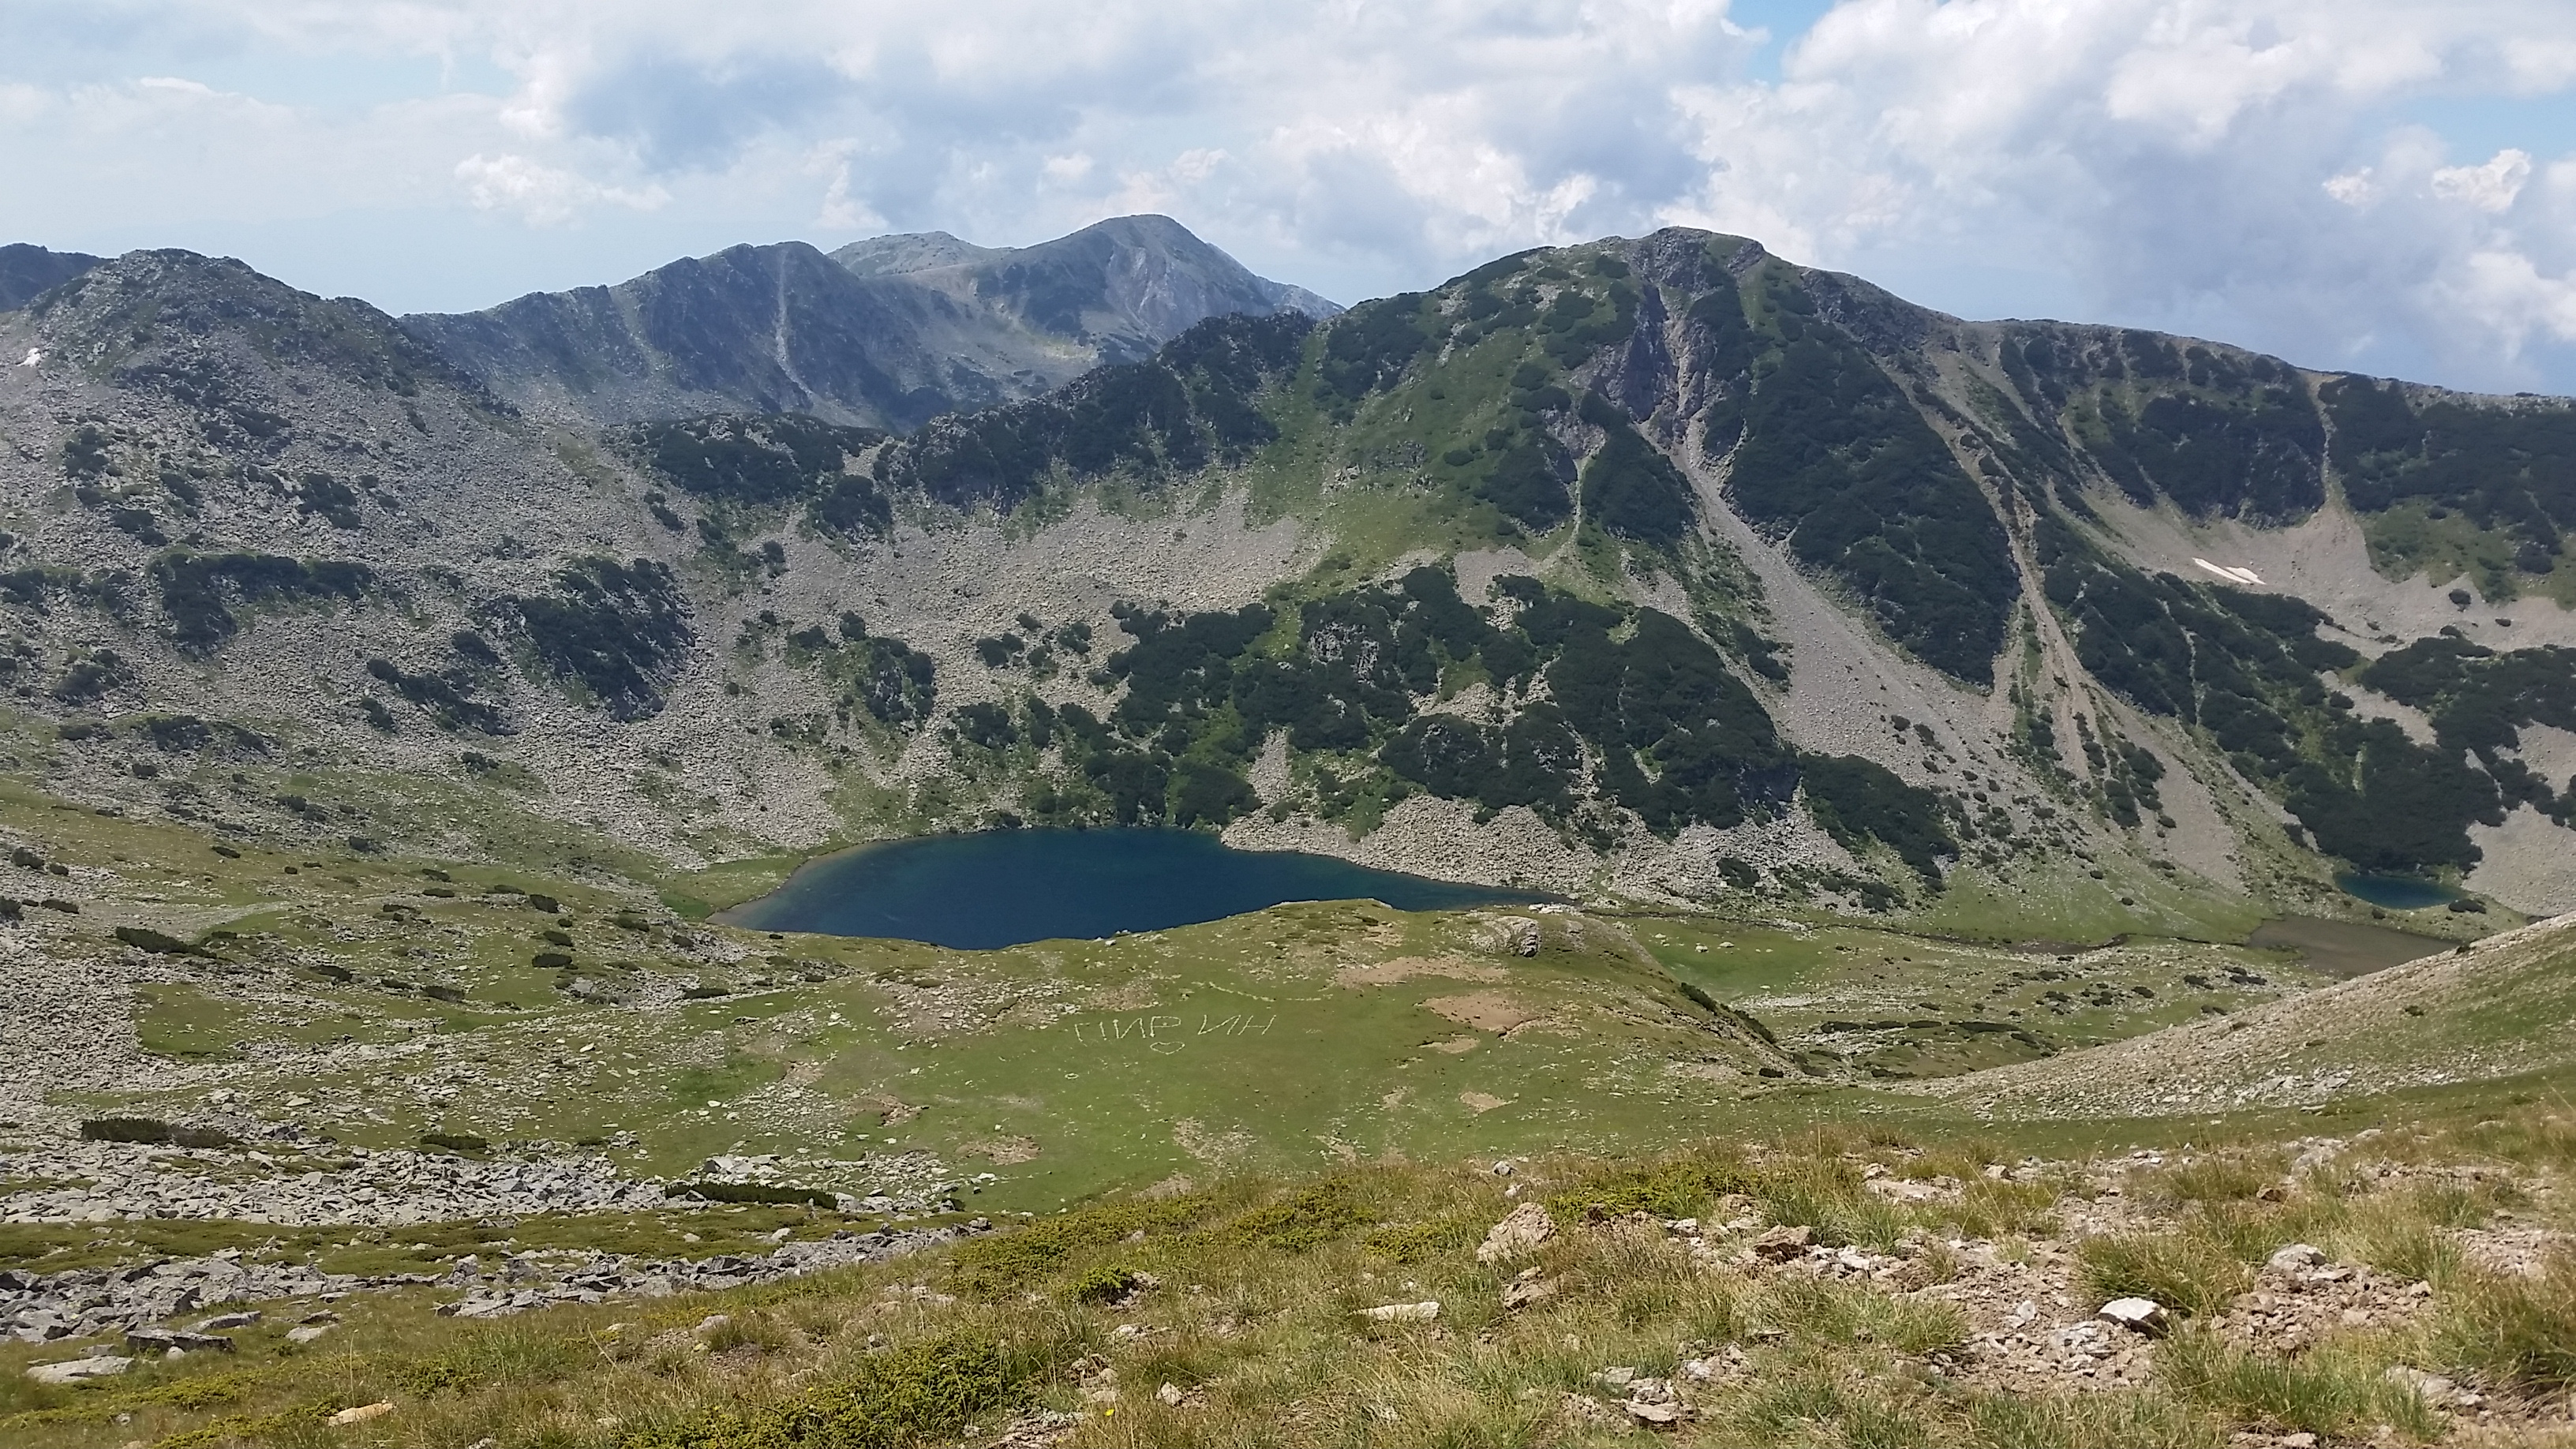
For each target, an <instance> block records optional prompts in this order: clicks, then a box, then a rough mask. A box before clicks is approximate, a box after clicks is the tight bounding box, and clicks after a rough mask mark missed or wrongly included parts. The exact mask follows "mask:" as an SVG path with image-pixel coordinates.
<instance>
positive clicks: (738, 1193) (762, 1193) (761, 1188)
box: [662, 1182, 840, 1208]
mask: <svg viewBox="0 0 2576 1449" xmlns="http://www.w3.org/2000/svg"><path fill="white" fill-rule="evenodd" d="M662 1196H664V1197H694V1198H702V1199H704V1200H706V1201H708V1202H733V1203H764V1204H770V1205H775V1206H782V1207H794V1206H803V1207H818V1208H828V1207H834V1206H837V1205H838V1204H839V1202H840V1199H839V1198H836V1197H834V1196H833V1195H832V1194H830V1193H828V1192H825V1191H823V1190H822V1189H821V1188H816V1187H770V1186H766V1185H764V1184H760V1183H750V1182H674V1183H670V1184H668V1185H666V1186H665V1187H663V1189H662Z"/></svg>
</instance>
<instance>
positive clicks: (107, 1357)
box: [27, 1353, 134, 1384]
mask: <svg viewBox="0 0 2576 1449" xmlns="http://www.w3.org/2000/svg"><path fill="white" fill-rule="evenodd" d="M132 1367H134V1360H132V1359H130V1358H121V1357H118V1356H117V1355H115V1354H105V1353H103V1354H99V1355H97V1356H96V1357H93V1358H76V1359H72V1360H70V1361H68V1362H65V1363H40V1364H30V1365H29V1366H28V1368H27V1377H29V1378H31V1379H34V1380H35V1381H36V1382H38V1383H40V1384H72V1383H78V1382H80V1381H81V1380H82V1379H103V1378H107V1377H109V1376H110V1375H113V1374H121V1373H123V1372H125V1371H126V1370H127V1369H130V1368H132Z"/></svg>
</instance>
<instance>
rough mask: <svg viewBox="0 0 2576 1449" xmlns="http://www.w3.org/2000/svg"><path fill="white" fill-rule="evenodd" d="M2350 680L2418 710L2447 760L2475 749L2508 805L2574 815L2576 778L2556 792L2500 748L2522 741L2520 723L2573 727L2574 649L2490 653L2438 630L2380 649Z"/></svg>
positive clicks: (2575, 708) (2559, 816) (2575, 727)
mask: <svg viewBox="0 0 2576 1449" xmlns="http://www.w3.org/2000/svg"><path fill="white" fill-rule="evenodd" d="M2356 677H2357V678H2358V679H2359V680H2360V681H2361V682H2362V683H2363V684H2366V685H2368V686H2369V687H2371V688H2372V689H2375V690H2378V691H2379V692H2380V693H2382V694H2384V695H2387V696H2388V697H2389V698H2391V699H2393V700H2396V701H2397V702H2398V703H2400V704H2410V705H2413V706H2414V707H2416V708H2417V709H2420V710H2422V711H2423V712H2424V714H2425V717H2426V718H2428V719H2430V720H2431V721H2432V724H2433V738H2434V740H2435V742H2436V743H2438V744H2439V745H2440V746H2441V747H2442V749H2443V751H2444V752H2445V753H2446V754H2448V755H2450V756H2451V757H2452V758H2455V759H2456V758H2457V757H2458V756H2459V755H2460V754H2461V753H2462V752H2464V751H2466V752H2472V753H2474V754H2476V756H2477V757H2478V763H2480V764H2481V765H2484V766H2485V767H2486V772H2487V774H2488V775H2490V776H2492V777H2493V778H2494V780H2495V782H2496V788H2497V789H2498V791H2499V792H2500V793H2501V794H2502V795H2503V797H2504V799H2505V802H2506V803H2507V804H2508V805H2513V804H2526V803H2527V804H2529V805H2531V806H2533V807H2534V808H2536V809H2538V810H2540V811H2541V812H2543V813H2544V814H2547V815H2551V816H2553V817H2555V818H2556V819H2557V820H2558V821H2559V822H2560V823H2562V824H2564V823H2567V822H2568V821H2570V820H2571V819H2576V776H2570V777H2569V778H2568V780H2567V782H2566V784H2565V787H2564V789H2563V791H2557V790H2553V789H2552V788H2551V785H2550V782H2549V781H2547V780H2545V779H2542V778H2541V777H2540V776H2538V775H2537V774H2535V773H2533V771H2532V769H2531V767H2530V766H2529V765H2526V764H2524V763H2523V762H2522V761H2520V760H2514V759H2507V758H2505V756H2504V753H2503V752H2504V751H2506V750H2511V749H2515V748H2517V747H2519V746H2520V745H2521V744H2522V737H2521V734H2520V731H2521V729H2522V728H2523V727H2524V726H2528V725H2548V726H2551V727H2553V728H2556V729H2562V730H2576V649H2569V648H2565V647H2563V646H2558V645H2551V646H2548V647H2546V648H2540V649H2516V650H2514V651H2512V652H2510V653H2498V652H2497V651H2495V650H2493V649H2488V648H2485V647H2483V646H2481V645H2477V644H2472V643H2470V642H2468V641H2467V640H2465V639H2461V638H2458V637H2456V636H2454V635H2450V634H2442V635H2437V636H2435V637H2433V638H2430V639H2418V640H2416V641H2415V642H2414V643H2412V644H2409V645H2407V646H2406V647H2405V648H2403V649H2394V650H2391V651H2389V652H2388V653H2386V654H2382V655H2381V656H2379V657H2378V658H2377V659H2374V660H2372V661H2371V662H2370V665H2369V667H2368V668H2365V669H2363V670H2362V671H2361V672H2360V673H2359V675H2357V676H2356Z"/></svg>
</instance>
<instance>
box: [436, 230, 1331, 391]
mask: <svg viewBox="0 0 2576 1449" xmlns="http://www.w3.org/2000/svg"><path fill="white" fill-rule="evenodd" d="M1338 310H1339V309H1338V308H1335V307H1334V306H1333V304H1332V303H1330V302H1327V301H1325V300H1323V299H1322V298H1320V297H1317V296H1315V295H1314V294H1313V293H1311V292H1308V291H1305V290H1304V289H1303V288H1298V287H1291V286H1288V285H1286V284H1284V283H1279V282H1273V281H1269V280H1267V279H1265V278H1262V277H1258V276H1255V275H1253V274H1252V273H1251V272H1250V271H1248V270H1246V269H1245V268H1244V267H1243V265H1242V264H1241V263H1239V262H1237V261H1235V260H1234V259H1233V258H1232V257H1229V256H1227V255H1226V254H1225V253H1224V252H1223V251H1220V250H1218V249H1217V248H1215V247H1213V246H1210V245H1208V244H1207V243H1206V242H1204V241H1202V240H1200V239H1199V238H1198V237H1196V236H1193V235H1191V233H1190V232H1189V230H1188V229H1187V228H1185V227H1183V226H1181V225H1180V224H1179V223H1178V222H1175V221H1173V220H1171V219H1170V218H1168V217H1118V218H1113V219H1111V220H1109V221H1105V222H1100V223H1097V224H1095V225H1093V226H1089V227H1086V228H1084V229H1083V230H1081V231H1078V232H1075V233H1073V234H1072V235H1070V236H1066V237H1060V238H1058V239H1056V240H1054V241H1049V242H1041V243H1039V244H1037V245H1035V246H1028V247H998V248H997V247H982V246H977V245H974V244H972V243H970V242H965V241H961V240H959V239H958V238H956V237H954V236H951V235H949V234H947V233H945V232H921V233H914V234H907V235H898V236H887V237H877V238H873V239H871V240H868V241H862V242H853V243H851V244H850V245H848V246H845V247H842V248H840V249H839V250H838V251H835V252H833V253H832V254H830V255H829V256H826V255H825V254H823V253H822V252H820V251H817V250H816V249H815V248H813V247H811V246H808V245H806V244H805V243H803V242H780V243H776V244H773V245H768V246H751V245H745V246H736V247H729V248H727V249H726V250H724V251H721V252H717V253H715V254H713V255H711V256H705V257H691V258H683V259H681V260H679V261H676V262H673V263H671V264H670V265H668V266H665V267H660V268H657V269H655V270H654V271H651V272H647V273H645V274H644V275H643V276H640V277H635V278H632V279H630V280H628V281H625V282H621V283H618V284H617V285H615V286H613V287H585V288H580V289H578V290H575V291H571V292H557V293H536V294H531V295H529V296H525V297H521V298H518V299H516V300H515V301H511V302H506V303H503V304H502V305H500V306H498V307H494V308H491V309H489V310H486V311H482V312H474V313H466V314H461V315H437V314H425V315H420V316H414V317H408V318H405V319H404V321H403V326H404V328H405V329H406V330H408V331H409V332H410V333H411V334H412V335H413V336H415V337H417V338H419V339H421V340H422V341H423V342H425V343H427V344H428V345H430V346H431V347H434V348H436V349H437V350H438V351H439V352H440V353H441V354H442V355H443V356H445V357H447V358H448V359H449V360H450V361H451V362H453V363H455V364H456V365H457V366H458V367H460V368H462V369H464V370H465V371H467V372H469V373H472V374H473V375H475V376H476V377H479V378H482V379H483V380H485V381H486V382H487V383H488V384H489V385H490V386H491V387H492V388H493V389H494V390H495V391H496V392H498V393H499V394H501V395H502V396H504V397H507V398H509V399H511V400H512V401H513V402H515V403H517V404H519V405H520V406H522V407H525V408H528V409H530V410H531V411H534V412H537V413H540V414H546V415H553V416H556V417H559V418H562V419H564V420H567V421H575V422H581V423H590V424H596V423H603V422H640V421H650V420H655V419H675V418H683V417H690V416H696V415H700V414H705V413H712V412H755V413H767V412H803V413H811V414H813V415H815V416H817V417H820V418H824V419H826V420H828V421H831V422H834V423H840V424H856V425H861V426H868V427H882V428H890V429H894V430H897V431H907V430H910V429H912V428H914V427H918V426H919V425H920V424H922V423H923V422H926V421H928V420H929V419H930V418H931V417H933V416H935V415H937V414H939V413H943V412H952V411H958V410H962V409H970V408H978V407H986V406H990V405H992V404H995V403H1003V402H1012V401H1016V400H1019V399H1022V398H1028V397H1033V396H1035V395H1037V394H1038V393H1041V392H1044V391H1046V390H1047V389H1048V388H1051V387H1055V386H1059V385H1061V384H1063V383H1066V382H1069V381H1071V380H1072V379H1073V378H1075V377H1077V376H1079V375H1080V374H1081V373H1083V372H1085V371H1087V370H1089V369H1090V368H1092V367H1094V366H1097V365H1099V364H1100V363H1103V362H1127V361H1136V360H1139V359H1142V358H1144V357H1147V356H1150V355H1151V354H1152V353H1153V351H1154V349H1155V348H1157V347H1160V346H1161V345H1162V344H1164V343H1165V342H1168V341H1170V340H1171V339H1173V338H1174V337H1177V336H1179V335H1180V334H1181V333H1183V332H1185V331H1187V330H1188V329H1189V328H1190V327H1191V326H1192V325H1194V324H1196V323H1198V322H1200V321H1203V320H1205V319H1207V318H1209V317H1217V316H1225V315H1228V314H1231V313H1249V314H1252V315H1256V316H1268V315H1271V314H1273V313H1276V312H1280V311H1299V312H1304V313H1306V314H1307V315H1309V316H1317V317H1321V316H1329V315H1331V314H1332V313H1334V312H1335V311H1338Z"/></svg>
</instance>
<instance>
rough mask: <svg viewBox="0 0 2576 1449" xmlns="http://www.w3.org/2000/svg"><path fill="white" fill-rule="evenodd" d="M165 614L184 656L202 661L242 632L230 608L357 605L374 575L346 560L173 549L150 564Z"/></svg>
mask: <svg viewBox="0 0 2576 1449" xmlns="http://www.w3.org/2000/svg"><path fill="white" fill-rule="evenodd" d="M152 579H153V581H154V582H155V583H157V584H158V585H160V588H161V612H162V613H163V614H165V615H167V616H168V618H169V621H170V635H171V638H172V639H174V640H176V641H177V643H178V645H179V649H180V651H181V652H182V653H186V654H192V655H197V656H200V657H202V656H204V655H207V654H211V653H213V652H214V651H215V650H216V649H218V648H221V647H222V646H223V644H224V643H225V641H227V640H229V639H231V638H232V637H233V635H235V634H237V633H239V632H240V631H241V620H240V619H239V618H238V617H236V616H235V615H234V613H233V611H232V608H231V606H230V605H229V604H228V603H227V602H226V600H227V598H229V599H230V600H231V601H232V602H233V603H238V604H240V605H242V606H244V607H251V608H256V607H259V606H261V605H269V604H286V603H317V602H327V601H329V600H333V599H339V600H343V601H346V602H349V603H355V602H357V601H358V600H360V599H362V598H364V597H365V596H366V594H367V591H368V590H369V589H371V588H373V587H374V586H375V582H376V576H375V571H374V570H372V569H370V568H368V567H367V566H366V565H365V564H362V563H353V562H351V561H349V560H347V559H292V558H281V557H278V556H277V555H275V554H265V553H211V554H209V553H189V552H187V551H186V550H184V549H175V550H173V551H171V552H169V553H165V554H162V555H161V556H160V557H158V558H156V559H154V560H153V561H152Z"/></svg>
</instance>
